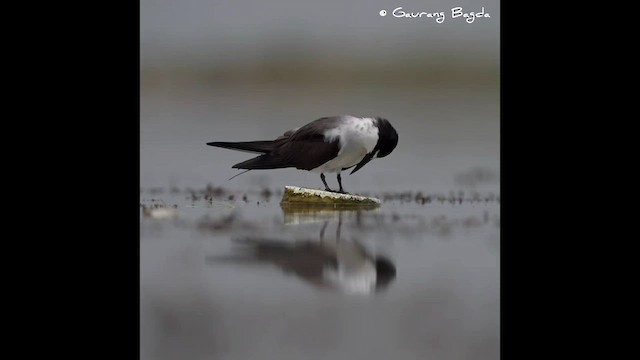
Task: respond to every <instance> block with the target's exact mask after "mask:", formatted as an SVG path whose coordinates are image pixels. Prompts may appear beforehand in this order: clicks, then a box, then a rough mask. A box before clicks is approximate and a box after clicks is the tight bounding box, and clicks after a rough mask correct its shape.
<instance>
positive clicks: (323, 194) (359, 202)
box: [280, 186, 382, 210]
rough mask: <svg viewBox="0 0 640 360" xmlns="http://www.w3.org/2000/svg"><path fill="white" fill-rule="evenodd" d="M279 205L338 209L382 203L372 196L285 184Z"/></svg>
mask: <svg viewBox="0 0 640 360" xmlns="http://www.w3.org/2000/svg"><path fill="white" fill-rule="evenodd" d="M280 205H281V206H282V207H322V208H333V209H338V210H339V209H354V208H356V209H360V208H364V209H373V208H377V207H379V206H380V205H382V201H380V199H376V198H374V197H367V196H360V195H352V194H340V193H334V192H330V191H324V190H317V189H309V188H303V187H298V186H285V187H284V195H283V196H282V201H281V202H280Z"/></svg>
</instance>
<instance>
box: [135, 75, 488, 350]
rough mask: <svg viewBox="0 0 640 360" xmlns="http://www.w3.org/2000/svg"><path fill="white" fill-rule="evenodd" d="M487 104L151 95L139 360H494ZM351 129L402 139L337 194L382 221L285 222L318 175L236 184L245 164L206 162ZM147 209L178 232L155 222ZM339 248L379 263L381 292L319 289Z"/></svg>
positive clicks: (145, 126) (313, 214)
mask: <svg viewBox="0 0 640 360" xmlns="http://www.w3.org/2000/svg"><path fill="white" fill-rule="evenodd" d="M480 90H482V91H480ZM480 90H469V89H461V88H449V89H440V90H439V91H435V90H428V89H427V90H423V91H422V92H420V93H416V92H411V93H408V92H403V93H398V92H394V91H393V89H387V90H386V91H381V90H378V91H366V92H363V91H362V90H361V89H360V90H358V89H351V90H350V89H344V90H343V91H342V92H341V93H340V94H335V93H332V92H330V91H329V90H328V89H304V91H302V90H301V89H297V90H291V89H277V88H252V89H193V88H189V89H180V88H179V87H174V88H172V90H171V91H169V90H166V89H165V90H149V89H148V90H144V91H143V97H142V99H141V109H142V112H141V118H142V122H141V136H142V138H141V193H140V202H141V205H142V206H141V207H144V208H145V209H146V211H145V210H143V209H141V215H140V219H141V220H140V224H141V226H140V228H141V230H140V231H141V239H140V250H141V251H140V253H141V259H140V261H141V262H140V281H141V308H140V311H141V325H140V326H141V330H140V331H141V358H143V359H301V358H304V359H344V358H364V357H367V358H371V359H389V358H394V359H495V358H497V357H498V356H499V343H500V336H499V321H500V318H499V309H500V298H499V290H500V273H499V269H500V268H499V258H500V255H499V253H500V197H499V196H500V194H499V173H498V172H497V171H498V168H499V155H498V151H499V133H498V127H499V113H498V101H497V99H498V93H497V89H489V91H487V89H480ZM343 113H351V114H354V115H360V114H362V115H380V116H385V117H387V118H389V120H390V121H391V122H392V123H393V124H394V126H395V127H396V129H397V130H398V132H399V136H400V142H399V145H398V147H397V149H396V150H395V151H394V153H392V154H391V155H390V156H389V157H387V158H384V159H378V160H374V161H372V162H371V163H370V164H369V165H367V166H366V167H364V168H363V169H362V170H360V171H359V172H358V173H356V174H354V175H352V176H344V180H343V182H344V185H345V188H346V190H347V191H350V192H354V193H361V194H362V193H364V194H367V195H370V196H376V197H378V198H380V199H381V200H383V205H382V207H380V208H378V209H375V210H370V211H330V210H325V211H307V212H302V213H301V212H294V213H291V212H287V211H285V210H283V209H282V208H281V207H280V205H279V201H280V199H281V196H282V189H283V187H284V186H285V185H298V186H308V187H316V188H320V187H321V181H320V179H319V177H318V176H317V175H315V174H310V173H306V172H302V171H296V170H290V169H287V170H278V171H267V172H249V173H247V174H244V175H242V176H240V177H238V178H236V179H234V180H232V181H228V180H227V179H228V178H229V177H231V176H233V175H234V174H236V173H237V171H236V170H233V169H231V165H233V164H235V163H237V162H239V161H242V160H245V159H247V158H248V156H250V155H248V154H246V153H241V152H233V151H228V150H224V149H217V148H211V147H207V146H206V145H204V144H205V143H206V142H208V141H212V140H257V139H263V138H264V139H268V138H272V137H276V136H278V135H279V134H281V133H282V132H284V131H285V130H287V129H290V128H293V127H297V126H300V125H302V124H304V123H306V122H308V121H311V120H313V119H315V118H318V117H321V116H326V115H333V114H343ZM327 179H328V181H329V184H330V186H333V185H335V184H336V181H335V177H329V176H328V177H327ZM157 208H166V209H170V210H171V211H172V212H173V213H171V214H173V215H175V217H168V218H154V217H153V216H149V214H151V213H150V212H149V211H151V210H153V209H157ZM336 244H341V246H342V245H344V246H347V247H353V246H361V247H362V248H363V249H365V251H366V253H367V254H369V255H371V256H373V257H375V256H384V257H385V258H386V259H388V260H389V261H390V262H391V263H392V264H393V266H394V268H395V270H396V272H395V277H393V278H392V279H391V280H388V281H387V283H386V286H384V287H383V288H382V289H379V290H378V291H368V289H370V288H368V287H367V286H364V289H365V290H363V285H361V284H362V282H363V281H364V280H362V279H361V278H359V279H360V280H358V281H360V282H359V283H358V284H360V285H358V286H351V287H350V286H334V285H335V282H334V283H333V285H331V284H329V285H327V283H330V281H329V280H328V279H332V277H331V276H329V275H327V272H326V271H325V272H320V273H317V272H313V271H311V270H313V269H311V265H309V264H312V263H314V261H315V260H314V259H316V258H317V257H316V255H317V251H316V250H317V249H325V248H327V246H328V247H329V248H332V249H333V248H335V246H336ZM265 249H267V250H265ZM309 249H315V250H314V251H313V255H310V253H309V251H307V250H309ZM263 250H264V251H263ZM300 267H302V270H300ZM328 268H329V269H331V266H329V267H328ZM325 270H326V269H325ZM318 274H320V275H318ZM323 274H324V275H323ZM334 275H335V274H334ZM333 279H335V276H334V277H333ZM365 282H366V281H365ZM349 284H351V283H349ZM354 289H355V290H354ZM358 289H359V290H358Z"/></svg>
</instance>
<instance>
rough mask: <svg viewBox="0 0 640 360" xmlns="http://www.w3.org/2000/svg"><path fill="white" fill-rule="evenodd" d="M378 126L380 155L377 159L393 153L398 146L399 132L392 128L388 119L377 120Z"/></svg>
mask: <svg viewBox="0 0 640 360" xmlns="http://www.w3.org/2000/svg"><path fill="white" fill-rule="evenodd" d="M376 120H377V126H378V144H377V145H376V147H377V148H378V155H377V156H376V157H379V158H383V157H385V156H387V155H389V154H391V152H392V151H393V149H395V148H396V145H398V132H396V129H394V128H393V126H391V123H390V122H389V120H387V119H383V118H376Z"/></svg>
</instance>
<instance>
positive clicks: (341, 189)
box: [338, 173, 348, 194]
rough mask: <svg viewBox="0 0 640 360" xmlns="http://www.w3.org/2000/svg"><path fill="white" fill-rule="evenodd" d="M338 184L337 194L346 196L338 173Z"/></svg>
mask: <svg viewBox="0 0 640 360" xmlns="http://www.w3.org/2000/svg"><path fill="white" fill-rule="evenodd" d="M338 184H340V190H338V192H339V193H342V194H348V192H346V191H344V189H343V188H342V176H340V173H338Z"/></svg>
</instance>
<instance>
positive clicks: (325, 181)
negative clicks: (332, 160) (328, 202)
mask: <svg viewBox="0 0 640 360" xmlns="http://www.w3.org/2000/svg"><path fill="white" fill-rule="evenodd" d="M320 179H322V183H323V184H324V190H325V191H333V190H331V189H329V185H327V180H326V179H325V178H324V174H323V173H320Z"/></svg>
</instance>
